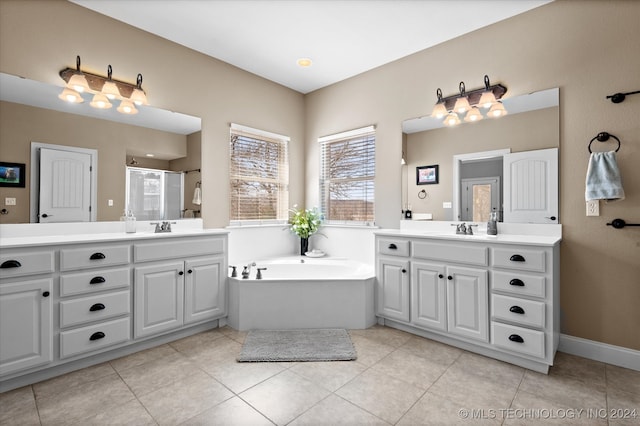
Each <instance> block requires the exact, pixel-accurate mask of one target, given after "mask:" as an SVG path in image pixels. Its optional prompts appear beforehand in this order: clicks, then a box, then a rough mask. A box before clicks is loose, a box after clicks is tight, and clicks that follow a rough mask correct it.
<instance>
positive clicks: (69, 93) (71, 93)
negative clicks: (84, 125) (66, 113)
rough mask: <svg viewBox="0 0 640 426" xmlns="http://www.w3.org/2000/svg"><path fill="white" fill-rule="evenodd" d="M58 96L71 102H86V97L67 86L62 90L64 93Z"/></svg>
mask: <svg viewBox="0 0 640 426" xmlns="http://www.w3.org/2000/svg"><path fill="white" fill-rule="evenodd" d="M58 98H60V99H62V100H63V101H66V102H71V103H73V104H81V103H82V102H84V99H82V96H80V93H78V92H76V91H75V90H73V89H70V88H68V87H65V88H64V89H63V90H62V93H60V94H59V95H58Z"/></svg>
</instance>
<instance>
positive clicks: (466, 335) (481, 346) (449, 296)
mask: <svg viewBox="0 0 640 426" xmlns="http://www.w3.org/2000/svg"><path fill="white" fill-rule="evenodd" d="M521 240H522V241H523V242H522V243H518V242H517V241H518V238H511V237H501V238H496V239H489V238H482V237H476V236H473V237H470V238H465V237H458V236H455V235H453V237H450V238H447V236H444V235H438V236H437V237H429V236H428V235H425V234H422V235H421V234H418V233H411V232H406V231H404V232H403V231H378V232H377V233H376V281H377V283H376V289H377V291H376V298H377V306H378V309H377V315H378V317H379V322H380V323H383V324H385V325H388V326H391V327H396V328H400V329H402V330H405V331H409V332H413V333H415V334H419V335H422V336H424V337H429V338H432V339H434V340H439V341H441V342H444V343H447V344H450V345H454V346H459V347H461V348H463V349H466V350H471V351H475V352H478V353H481V354H483V355H486V356H492V357H494V358H497V359H500V360H503V361H507V362H511V363H514V364H517V365H521V366H523V367H526V368H530V369H533V370H536V371H540V372H545V373H546V372H547V371H548V368H549V366H550V365H552V364H553V358H554V355H555V351H556V349H557V347H558V339H559V286H558V282H559V244H558V242H559V241H560V239H559V238H551V237H550V238H548V239H547V238H536V237H531V238H528V239H527V238H526V237H523V238H522V239H521ZM407 272H408V273H407Z"/></svg>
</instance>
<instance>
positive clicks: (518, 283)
mask: <svg viewBox="0 0 640 426" xmlns="http://www.w3.org/2000/svg"><path fill="white" fill-rule="evenodd" d="M509 285H515V286H518V287H524V282H522V280H520V279H518V278H514V279H512V280H511V281H509Z"/></svg>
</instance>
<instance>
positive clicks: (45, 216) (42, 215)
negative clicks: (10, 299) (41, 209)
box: [40, 213, 53, 219]
mask: <svg viewBox="0 0 640 426" xmlns="http://www.w3.org/2000/svg"><path fill="white" fill-rule="evenodd" d="M51 216H53V215H52V214H47V213H42V214H41V215H40V217H44V218H45V219H46V218H48V217H51Z"/></svg>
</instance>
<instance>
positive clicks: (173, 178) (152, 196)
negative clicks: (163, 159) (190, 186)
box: [127, 167, 184, 220]
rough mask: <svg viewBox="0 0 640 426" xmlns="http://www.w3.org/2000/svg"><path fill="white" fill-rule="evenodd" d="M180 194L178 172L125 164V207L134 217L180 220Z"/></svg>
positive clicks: (182, 183) (181, 178)
mask: <svg viewBox="0 0 640 426" xmlns="http://www.w3.org/2000/svg"><path fill="white" fill-rule="evenodd" d="M183 194H184V174H183V173H181V172H171V171H167V170H156V169H144V168H139V167H127V209H128V210H131V211H132V213H133V215H134V216H135V217H136V219H138V220H173V219H180V218H181V217H182V208H183V205H184V195H183Z"/></svg>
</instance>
